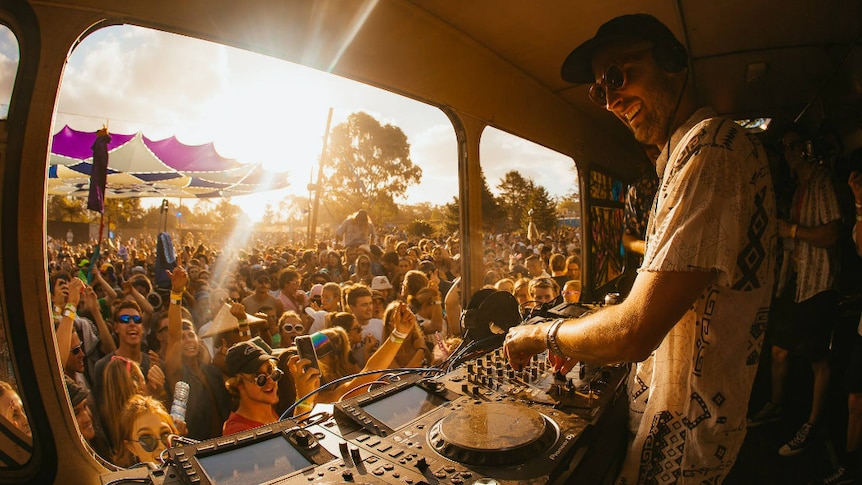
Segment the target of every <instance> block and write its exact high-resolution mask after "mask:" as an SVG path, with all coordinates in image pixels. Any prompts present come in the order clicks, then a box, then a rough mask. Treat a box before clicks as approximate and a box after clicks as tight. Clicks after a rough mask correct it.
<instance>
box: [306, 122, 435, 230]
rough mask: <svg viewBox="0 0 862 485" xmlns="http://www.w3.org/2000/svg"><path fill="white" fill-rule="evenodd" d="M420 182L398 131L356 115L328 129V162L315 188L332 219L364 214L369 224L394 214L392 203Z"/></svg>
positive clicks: (403, 137) (419, 170)
mask: <svg viewBox="0 0 862 485" xmlns="http://www.w3.org/2000/svg"><path fill="white" fill-rule="evenodd" d="M421 178H422V169H421V168H419V167H418V166H416V165H414V164H413V161H412V160H411V159H410V144H409V143H408V142H407V135H405V134H404V132H403V131H401V128H399V127H397V126H393V125H390V124H386V125H381V124H380V122H379V121H377V120H376V119H375V118H374V117H373V116H371V115H369V114H367V113H364V112H357V113H352V114H351V115H350V116H348V117H347V121H345V122H344V123H341V124H339V125H337V126H335V127H334V128H333V129H332V133H331V135H330V141H329V157H328V159H327V160H326V164H325V166H324V177H323V180H322V181H320V182H319V184H318V185H319V190H322V193H321V199H322V201H323V203H324V204H325V205H326V206H327V207H328V209H329V210H330V211H331V212H332V213H333V215H335V216H337V217H340V218H343V217H345V216H346V215H347V214H350V213H353V212H355V211H356V210H357V209H358V208H366V209H367V210H368V212H369V214H370V215H371V217H372V220H374V221H380V220H382V219H385V218H387V217H391V216H393V215H395V214H397V210H398V209H397V206H396V204H395V199H396V198H402V197H403V196H404V194H405V193H406V192H407V188H408V187H409V186H410V185H412V184H417V183H419V181H420V180H421Z"/></svg>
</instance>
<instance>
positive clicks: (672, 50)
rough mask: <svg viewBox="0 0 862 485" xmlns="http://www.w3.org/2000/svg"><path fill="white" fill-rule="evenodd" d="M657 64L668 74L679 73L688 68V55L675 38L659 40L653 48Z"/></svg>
mask: <svg viewBox="0 0 862 485" xmlns="http://www.w3.org/2000/svg"><path fill="white" fill-rule="evenodd" d="M652 49H653V50H652V55H653V57H654V58H655V61H656V63H657V64H658V65H659V67H661V68H662V69H663V70H665V71H667V72H679V71H682V70H683V69H685V68H686V67H688V53H687V52H686V50H685V47H683V45H682V44H680V43H679V41H678V40H676V39H675V38H674V37H666V38H663V39H658V40H656V41H655V44H654V45H653V48H652Z"/></svg>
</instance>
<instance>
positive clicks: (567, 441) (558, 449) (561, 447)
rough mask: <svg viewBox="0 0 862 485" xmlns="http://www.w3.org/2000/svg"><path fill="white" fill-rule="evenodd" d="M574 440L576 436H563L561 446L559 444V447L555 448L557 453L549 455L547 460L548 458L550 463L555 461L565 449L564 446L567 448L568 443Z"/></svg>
mask: <svg viewBox="0 0 862 485" xmlns="http://www.w3.org/2000/svg"><path fill="white" fill-rule="evenodd" d="M575 438H577V435H573V434H567V435H566V436H564V437H563V444H561V445H560V447H559V448H557V451H555V452H553V453H551V455H550V456H548V458H550V459H551V461H554V460H556V459H557V457H558V456H560V455H561V454H562V453H563V450H564V449H565V448H566V446H568V444H569V442H570V441H572V440H573V439H575Z"/></svg>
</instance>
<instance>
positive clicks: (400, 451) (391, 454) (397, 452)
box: [389, 450, 404, 458]
mask: <svg viewBox="0 0 862 485" xmlns="http://www.w3.org/2000/svg"><path fill="white" fill-rule="evenodd" d="M403 454H404V450H395V451H393V452H391V453H389V456H391V457H392V458H398V457H399V456H401V455H403Z"/></svg>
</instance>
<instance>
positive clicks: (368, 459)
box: [365, 455, 377, 463]
mask: <svg viewBox="0 0 862 485" xmlns="http://www.w3.org/2000/svg"><path fill="white" fill-rule="evenodd" d="M365 461H367V462H368V463H377V457H376V456H374V455H371V456H369V457H368V458H366V459H365Z"/></svg>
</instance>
